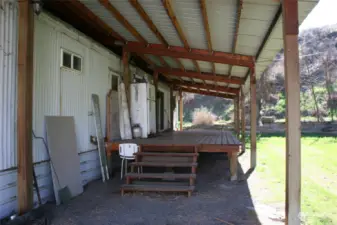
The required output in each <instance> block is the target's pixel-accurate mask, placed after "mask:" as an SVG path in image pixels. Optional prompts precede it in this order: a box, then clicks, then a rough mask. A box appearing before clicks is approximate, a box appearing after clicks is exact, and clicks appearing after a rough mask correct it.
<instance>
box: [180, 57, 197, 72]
mask: <svg viewBox="0 0 337 225" xmlns="http://www.w3.org/2000/svg"><path fill="white" fill-rule="evenodd" d="M179 60H180V62H181V63H182V64H183V66H184V67H185V69H186V70H195V67H194V64H193V62H192V60H190V59H179Z"/></svg>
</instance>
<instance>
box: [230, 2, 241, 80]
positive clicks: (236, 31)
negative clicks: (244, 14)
mask: <svg viewBox="0 0 337 225" xmlns="http://www.w3.org/2000/svg"><path fill="white" fill-rule="evenodd" d="M236 1H237V4H236V5H237V6H236V9H237V10H236V11H237V12H236V23H235V33H234V38H233V44H232V53H233V54H234V53H235V51H236V45H237V42H238V36H239V28H240V19H241V11H242V0H236ZM232 68H233V66H232V65H230V66H229V70H228V74H229V76H231V74H232Z"/></svg>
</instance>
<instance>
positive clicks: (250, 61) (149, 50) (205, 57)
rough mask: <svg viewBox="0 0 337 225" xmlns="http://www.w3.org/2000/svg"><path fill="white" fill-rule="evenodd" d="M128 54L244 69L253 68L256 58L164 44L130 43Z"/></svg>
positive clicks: (127, 47)
mask: <svg viewBox="0 0 337 225" xmlns="http://www.w3.org/2000/svg"><path fill="white" fill-rule="evenodd" d="M124 48H125V50H126V51H128V52H134V53H140V54H150V55H156V56H170V57H174V58H184V59H194V60H200V61H206V62H215V63H222V64H229V65H236V66H243V67H253V66H254V57H252V56H247V55H240V54H232V53H226V52H219V51H213V52H209V51H208V50H204V49H193V48H192V49H188V50H187V49H186V48H183V47H179V46H170V47H169V48H167V47H166V46H165V45H162V44H144V43H140V42H128V43H127V44H126V45H125V46H124Z"/></svg>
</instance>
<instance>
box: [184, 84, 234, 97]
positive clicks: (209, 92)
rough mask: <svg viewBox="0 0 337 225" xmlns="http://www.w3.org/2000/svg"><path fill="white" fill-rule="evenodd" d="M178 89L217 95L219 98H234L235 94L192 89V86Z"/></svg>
mask: <svg viewBox="0 0 337 225" xmlns="http://www.w3.org/2000/svg"><path fill="white" fill-rule="evenodd" d="M179 90H182V91H183V92H188V93H194V94H199V95H208V96H213V97H219V98H226V99H234V97H235V96H233V95H229V94H225V93H217V92H211V91H202V90H198V89H192V88H183V87H182V88H179Z"/></svg>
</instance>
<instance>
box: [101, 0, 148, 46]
mask: <svg viewBox="0 0 337 225" xmlns="http://www.w3.org/2000/svg"><path fill="white" fill-rule="evenodd" d="M98 1H99V2H100V3H101V4H102V5H103V6H104V7H105V8H106V9H107V10H108V11H109V12H110V13H111V14H112V15H113V16H114V17H115V18H116V20H118V22H120V23H121V24H122V25H123V26H124V27H125V28H126V29H127V30H128V31H129V32H130V33H131V34H132V35H133V36H134V37H136V38H137V40H138V41H141V42H143V43H146V42H147V41H146V40H145V38H144V37H143V36H142V35H141V34H140V33H138V31H137V30H136V29H135V28H134V27H133V26H132V25H131V24H130V23H129V21H127V20H126V19H125V18H124V16H123V15H122V14H121V13H120V12H119V11H118V10H117V9H116V8H115V7H114V6H113V5H112V4H111V3H110V1H109V0H98Z"/></svg>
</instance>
